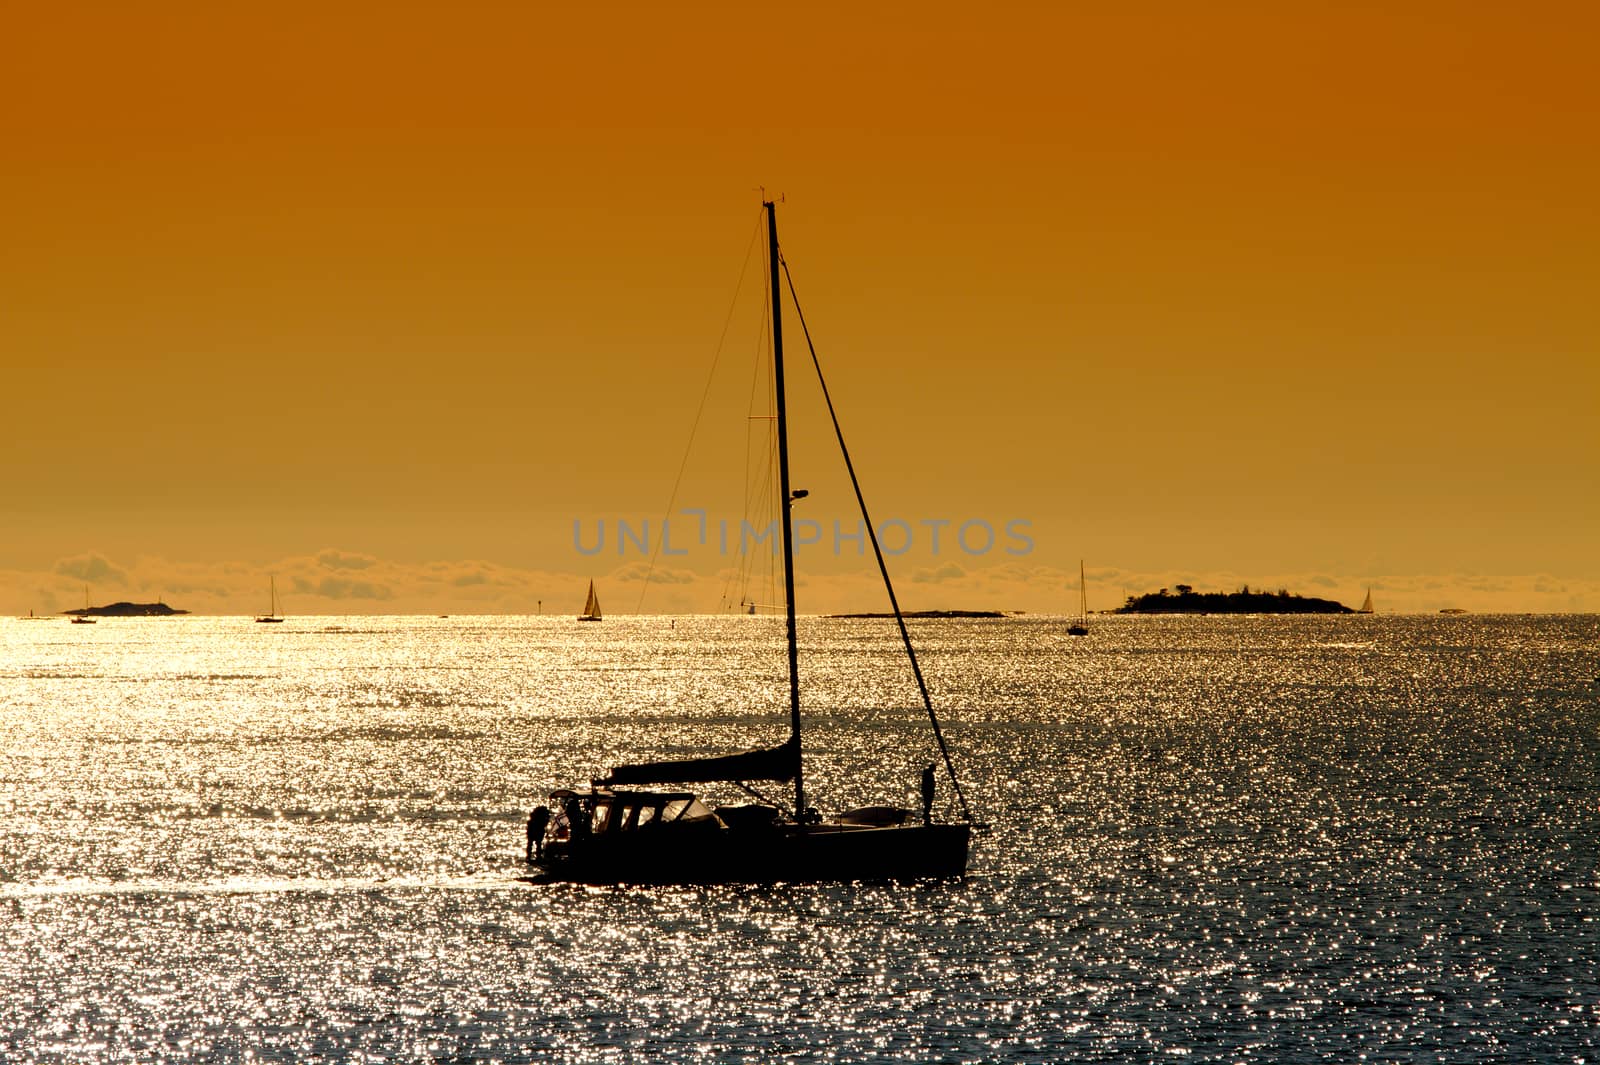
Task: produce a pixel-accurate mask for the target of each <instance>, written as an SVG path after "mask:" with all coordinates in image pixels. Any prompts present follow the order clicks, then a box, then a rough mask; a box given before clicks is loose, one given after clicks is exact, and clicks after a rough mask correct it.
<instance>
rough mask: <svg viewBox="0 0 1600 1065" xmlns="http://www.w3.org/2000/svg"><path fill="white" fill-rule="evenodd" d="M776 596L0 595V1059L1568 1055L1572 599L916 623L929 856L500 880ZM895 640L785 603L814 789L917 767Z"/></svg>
mask: <svg viewBox="0 0 1600 1065" xmlns="http://www.w3.org/2000/svg"><path fill="white" fill-rule="evenodd" d="M773 621H774V619H768V618H759V617H758V618H726V619H678V622H677V625H676V626H675V627H673V628H668V627H666V626H664V625H663V624H661V622H660V620H659V619H651V618H637V619H633V618H627V619H617V620H615V621H613V619H607V622H606V624H605V625H604V626H579V625H576V624H574V623H569V622H567V621H565V619H561V620H557V619H533V618H524V619H473V618H451V619H399V618H396V619H337V620H335V621H327V622H323V621H319V622H317V623H316V624H315V625H313V624H310V623H297V622H295V621H293V620H291V622H289V623H286V624H285V625H283V626H281V629H282V630H283V631H276V630H278V629H279V628H280V627H278V626H273V627H271V628H272V629H273V630H274V631H273V632H271V633H270V634H263V633H259V632H257V631H255V630H254V628H253V626H251V625H250V624H249V623H248V621H247V620H244V619H201V618H184V619H170V620H161V621H155V620H150V621H123V620H118V619H107V620H106V621H105V622H104V623H103V624H101V625H99V626H96V627H94V629H91V630H89V635H87V636H85V635H84V633H83V631H82V630H73V629H69V628H67V627H66V626H65V625H60V626H57V625H41V624H33V625H22V624H19V623H6V622H0V638H3V639H4V643H3V645H0V652H3V658H0V706H3V707H4V709H3V711H0V737H3V740H4V743H3V745H0V779H3V781H4V785H3V789H0V804H3V812H4V814H5V818H6V820H5V829H4V832H3V833H0V914H4V918H3V920H0V943H3V949H0V1060H4V1061H7V1062H13V1061H22V1062H26V1061H82V1060H103V1061H141V1062H144V1061H170V1062H178V1061H246V1060H264V1061H282V1062H291V1061H292V1062H302V1061H339V1062H356V1061H369V1060H370V1061H392V1060H418V1061H452V1060H455V1061H462V1060H466V1061H507V1062H511V1061H535V1060H537V1061H571V1062H623V1061H679V1060H681V1061H726V1062H755V1061H770V1060H772V1059H774V1058H779V1057H787V1058H793V1059H798V1060H803V1061H885V1062H888V1061H928V1060H945V1061H1039V1062H1045V1061H1051V1062H1053V1061H1061V1060H1068V1059H1070V1060H1075V1061H1126V1060H1153V1059H1156V1058H1164V1057H1168V1056H1173V1057H1189V1058H1193V1059H1197V1060H1229V1061H1238V1060H1244V1061H1250V1060H1258V1061H1274V1062H1278V1061H1288V1062H1312V1061H1339V1062H1343V1061H1351V1060H1356V1059H1358V1058H1359V1057H1360V1056H1361V1055H1366V1056H1367V1057H1368V1058H1369V1059H1370V1060H1385V1061H1408V1060H1416V1061H1423V1060H1427V1061H1434V1060H1465V1059H1482V1058H1488V1059H1507V1060H1511V1059H1520V1060H1532V1059H1541V1060H1577V1059H1582V1058H1586V1057H1587V1058H1589V1059H1590V1060H1592V1059H1593V1057H1594V1052H1595V1050H1596V1048H1597V1044H1600V1037H1597V1036H1596V1034H1595V1033H1596V1031H1597V1029H1600V1024H1597V1021H1600V1017H1597V1016H1596V1014H1597V1012H1600V984H1597V982H1596V977H1595V975H1594V971H1593V970H1594V965H1593V959H1594V958H1595V957H1596V956H1600V935H1597V928H1596V921H1597V917H1596V914H1597V912H1600V911H1597V906H1596V903H1597V902H1600V883H1597V872H1596V866H1597V862H1596V856H1597V849H1596V843H1595V840H1596V833H1597V830H1600V809H1597V805H1596V798H1595V791H1594V782H1595V780H1597V779H1600V773H1597V770H1600V690H1597V688H1596V683H1595V678H1596V676H1597V675H1600V623H1597V622H1596V620H1595V619H1593V618H1466V619H1435V618H1383V617H1380V618H1364V619H1349V618H1338V619H1328V618H1319V619H1303V618H1287V619H1283V618H1232V619H1225V618H1204V619H1105V620H1103V621H1101V622H1097V624H1096V628H1095V632H1094V634H1093V636H1092V637H1091V638H1089V639H1086V640H1069V639H1068V638H1067V637H1065V635H1064V633H1063V631H1062V625H1061V623H1060V622H1058V621H1052V620H1050V619H1020V618H1019V619H1007V620H1005V621H1000V622H962V621H940V622H927V623H922V624H920V625H919V627H918V629H917V635H918V638H919V642H920V643H921V645H922V646H923V648H924V649H925V651H924V653H925V665H926V668H927V669H928V673H929V682H930V686H931V687H932V688H933V689H934V691H935V692H937V693H938V698H939V700H940V703H941V705H942V706H943V707H944V708H945V711H944V712H945V714H946V716H947V721H948V725H947V727H948V731H949V734H950V737H951V740H952V742H953V744H954V746H955V747H956V749H957V751H958V753H959V757H960V760H961V763H962V766H963V768H964V771H965V777H966V780H967V783H968V787H969V789H970V791H971V795H972V799H973V802H974V805H975V806H976V807H977V808H978V809H979V810H980V811H981V813H982V816H984V817H986V818H988V819H989V820H991V821H992V822H993V829H992V830H991V831H990V832H989V833H988V834H986V835H984V836H983V837H981V838H980V842H979V845H978V848H977V852H976V854H975V858H974V867H973V872H972V874H971V875H970V876H969V877H968V878H967V879H966V880H965V881H963V882H959V883H943V884H912V885H867V886H861V885H813V886H782V887H777V888H766V889H751V888H736V887H729V888H716V889H703V890H702V889H650V890H643V889H628V888H622V889H586V888H576V887H552V888H530V887H528V886H526V885H522V884H518V883H515V882H514V881H513V880H512V879H511V878H512V877H513V876H515V875H516V874H517V873H518V872H519V867H518V864H517V861H518V858H519V856H520V853H521V819H522V817H523V816H524V815H525V812H526V810H527V808H528V806H529V805H530V804H531V803H532V802H534V801H536V800H537V798H538V797H539V796H541V795H542V793H543V792H544V791H545V790H547V789H548V788H550V787H551V786H554V785H556V784H558V783H570V782H573V781H574V780H577V781H581V780H584V779H587V777H588V776H589V775H591V774H594V773H597V772H599V771H600V770H601V769H602V768H603V767H605V766H606V765H609V764H611V763H612V762H614V761H617V760H621V759H632V758H648V757H658V756H672V755H678V754H683V753H688V752H696V751H707V752H710V751H714V750H728V749H735V748H741V747H750V746H756V745H759V744H764V743H769V742H772V741H773V739H774V737H776V736H777V735H779V734H780V733H781V730H782V725H781V722H780V721H779V720H778V718H779V716H780V712H781V710H780V708H781V707H782V705H783V699H784V686H783V677H782V672H781V671H782V658H781V655H780V654H779V653H777V651H776V647H777V642H776V638H775V637H776V635H777V634H776V632H775V631H773V624H772V623H773ZM330 629H332V630H334V631H327V630H330ZM596 630H599V631H596ZM893 640H894V637H893V633H892V631H890V630H889V629H887V627H885V626H883V625H881V624H879V623H874V622H869V621H824V620H821V619H805V620H803V622H802V641H803V644H804V649H805V657H804V662H805V668H806V672H805V691H806V699H807V703H808V707H809V709H810V713H811V716H810V718H809V725H810V728H811V732H810V734H809V736H810V743H809V750H810V756H809V762H808V770H809V773H810V775H811V781H810V785H809V787H810V790H812V791H813V792H815V793H816V794H818V795H824V796H827V797H828V804H829V805H830V806H831V807H835V808H844V807H850V806H857V805H867V804H870V803H876V802H886V801H887V802H896V803H905V804H910V803H913V802H914V801H915V788H916V772H917V769H918V768H919V767H920V766H921V765H922V764H923V763H924V762H926V761H927V760H928V759H929V755H930V750H929V747H928V741H927V738H926V737H925V735H924V732H923V730H922V728H921V720H920V716H919V711H918V710H917V708H916V707H917V703H916V696H915V691H914V689H913V688H912V686H911V682H910V678H909V677H908V676H906V675H905V674H904V669H903V666H902V664H901V659H900V658H899V657H898V656H897V655H896V654H895V651H894V643H893ZM944 800H945V801H946V802H948V796H945V797H944ZM948 812H949V811H948V809H947V810H946V815H947V816H948Z"/></svg>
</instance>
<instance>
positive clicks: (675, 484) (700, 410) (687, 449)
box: [633, 215, 762, 614]
mask: <svg viewBox="0 0 1600 1065" xmlns="http://www.w3.org/2000/svg"><path fill="white" fill-rule="evenodd" d="M761 222H762V216H761V215H757V216H756V226H755V229H753V230H752V231H751V233H750V243H749V244H748V245H746V246H745V249H744V265H743V266H741V267H740V268H739V280H738V282H737V283H736V284H735V285H734V286H733V299H732V300H731V301H729V304H728V316H727V317H726V318H724V319H723V321H722V335H721V336H720V337H718V338H717V350H716V354H715V355H713V356H712V357H711V372H710V373H708V374H706V386H705V388H704V389H702V390H701V392H700V406H699V407H697V408H695V412H694V424H693V425H692V426H690V427H689V442H688V443H687V444H685V445H684V447H683V461H682V462H680V463H678V476H677V477H676V478H674V479H673V481H672V495H671V496H669V497H668V498H667V509H666V511H665V512H664V513H663V515H662V518H661V535H660V536H658V537H656V546H655V550H654V551H651V552H650V565H649V566H648V567H646V568H645V571H644V583H643V584H642V585H641V586H640V588H639V602H638V603H637V604H636V605H635V606H634V608H633V612H634V613H635V614H637V613H640V612H641V611H642V609H643V607H644V597H645V593H646V592H648V591H649V590H650V578H651V577H654V576H655V572H656V559H658V558H659V557H661V548H662V546H663V545H664V544H665V543H666V540H667V521H668V519H670V518H671V517H672V508H673V506H674V505H676V504H677V502H678V489H679V488H680V487H681V486H682V485H683V471H684V470H687V469H688V468H689V455H690V454H691V453H692V452H693V451H694V438H695V434H697V433H698V432H699V431H700V416H701V415H703V414H705V412H706V400H707V399H709V398H710V397H711V384H712V382H713V381H715V380H716V378H717V365H718V364H719V363H720V362H721V361H722V350H723V345H724V344H725V343H726V342H727V340H728V329H729V328H730V327H731V326H732V325H733V312H734V311H735V310H736V309H738V306H739V293H740V292H742V291H743V290H744V275H745V274H747V273H749V271H750V256H751V255H752V254H753V253H754V251H755V247H756V238H757V237H759V236H760V235H761Z"/></svg>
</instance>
